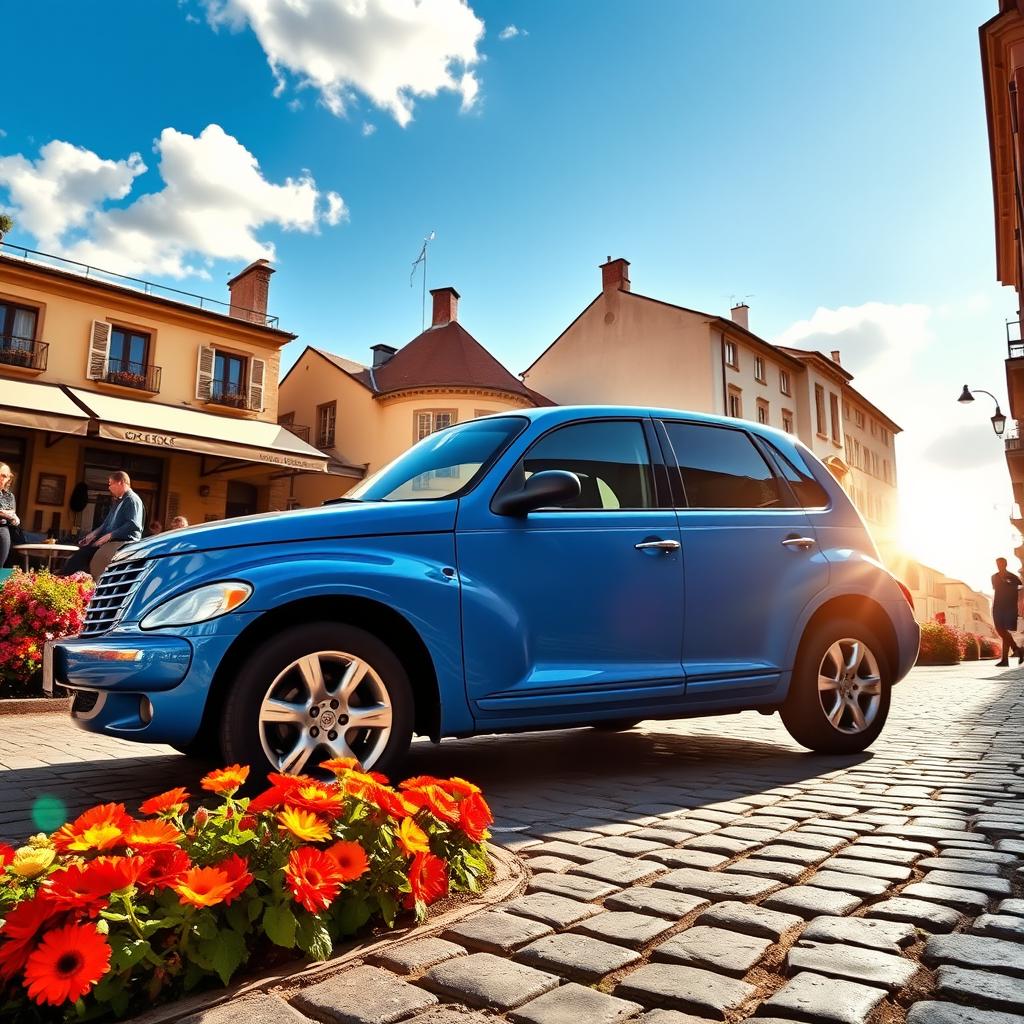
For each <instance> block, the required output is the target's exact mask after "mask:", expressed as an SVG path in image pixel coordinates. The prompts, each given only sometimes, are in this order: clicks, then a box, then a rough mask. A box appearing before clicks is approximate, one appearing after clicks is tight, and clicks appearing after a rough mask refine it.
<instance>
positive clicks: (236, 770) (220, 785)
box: [199, 764, 249, 796]
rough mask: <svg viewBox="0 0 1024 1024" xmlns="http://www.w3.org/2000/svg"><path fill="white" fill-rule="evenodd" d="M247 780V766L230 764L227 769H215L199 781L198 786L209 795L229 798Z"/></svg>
mask: <svg viewBox="0 0 1024 1024" xmlns="http://www.w3.org/2000/svg"><path fill="white" fill-rule="evenodd" d="M247 778H249V766H248V765H245V766H244V767H243V766H242V765H240V764H230V765H228V766H227V768H215V769H214V770H213V771H212V772H209V773H208V774H207V775H204V776H203V777H202V778H201V779H200V780H199V785H200V786H202V787H203V789H206V790H209V791H210V792H211V793H221V794H224V795H225V796H231V795H232V794H233V793H234V792H235V791H236V790H237V789H240V788H241V787H242V786H243V785H245V780H246V779H247Z"/></svg>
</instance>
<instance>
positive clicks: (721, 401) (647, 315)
mask: <svg viewBox="0 0 1024 1024" xmlns="http://www.w3.org/2000/svg"><path fill="white" fill-rule="evenodd" d="M748 318H749V309H748V307H747V306H746V305H744V304H740V305H738V306H735V307H734V308H733V309H732V312H731V316H730V318H728V319H726V318H724V317H720V316H715V315H714V314H710V313H702V312H700V311H699V310H695V309H689V308H687V307H685V306H677V305H673V304H672V303H668V302H663V301H661V300H660V299H653V298H650V297H649V296H646V295H640V294H638V293H637V292H634V291H633V290H632V285H631V282H630V278H629V263H628V261H626V260H623V259H617V260H610V261H609V262H608V263H605V264H604V265H603V266H602V267H601V293H600V294H599V295H598V296H597V297H596V298H595V299H594V300H593V302H591V303H590V305H589V306H587V307H586V309H584V310H583V312H582V313H580V315H579V316H578V317H576V319H575V320H574V321H573V322H572V323H571V324H570V325H569V326H568V327H567V328H566V329H565V330H564V331H563V332H562V333H561V334H560V335H559V336H558V337H557V338H556V339H555V340H554V341H553V342H552V343H551V344H550V345H549V346H548V347H547V349H546V350H545V351H544V352H543V353H542V354H541V355H540V356H539V357H538V358H537V359H536V360H535V361H534V362H533V363H532V364H531V366H530V367H529V368H528V369H527V370H526V371H525V372H524V373H523V375H522V376H523V380H524V381H525V382H526V384H527V385H529V387H530V388H531V389H535V390H537V391H539V392H541V393H543V394H545V395H547V396H548V397H549V398H551V399H552V400H553V401H555V402H558V403H560V404H575V403H607V404H625V405H652V406H663V407H667V408H672V409H691V410H694V411H697V412H709V413H717V414H720V415H726V416H734V417H736V418H738V419H748V420H754V421H755V422H760V423H766V424H768V425H770V426H773V427H777V428H779V429H781V430H786V431H788V432H789V433H791V434H795V435H797V436H798V437H799V438H800V439H801V440H802V441H803V442H804V443H805V444H806V445H807V446H808V447H809V448H811V450H812V451H813V452H814V453H815V454H816V455H817V456H818V457H819V458H820V459H822V461H823V462H824V463H825V464H826V465H827V466H828V467H829V469H830V470H831V471H832V473H833V474H834V475H835V477H836V478H837V479H838V480H839V481H840V482H841V483H842V484H843V487H844V488H845V489H846V491H847V493H848V494H850V496H851V498H853V500H854V502H855V503H856V505H857V507H858V509H859V510H860V512H861V514H862V515H863V516H864V519H865V521H866V522H867V524H868V526H869V528H870V529H871V532H872V535H873V536H874V538H875V541H876V543H877V544H878V545H879V549H880V552H881V553H882V555H883V557H884V558H887V559H888V558H891V557H893V556H894V554H895V521H896V514H897V490H896V459H895V448H894V442H893V438H894V435H895V434H896V433H898V432H899V431H900V427H899V426H898V425H897V424H895V423H894V422H893V421H892V420H891V419H889V417H888V416H886V415H885V414H884V413H883V412H882V411H881V410H880V409H878V408H877V407H875V406H874V405H872V404H871V403H870V402H869V401H868V400H867V399H866V398H865V397H864V396H863V395H861V394H860V393H859V392H857V391H856V390H855V389H854V388H853V386H852V384H851V381H852V380H853V376H852V374H850V373H849V371H847V370H846V369H845V368H844V367H843V366H842V365H841V363H840V354H839V353H838V352H833V353H832V354H831V357H829V356H825V355H823V354H822V353H820V352H807V351H804V350H802V349H794V348H784V347H781V346H777V345H772V344H771V343H770V342H767V341H765V340H764V339H763V338H760V337H758V336H757V335H756V334H754V333H753V332H752V331H751V330H750V326H749V319H748ZM847 414H849V416H848V417H847ZM862 421H863V422H862ZM851 451H854V452H856V453H857V455H856V463H854V462H853V461H851Z"/></svg>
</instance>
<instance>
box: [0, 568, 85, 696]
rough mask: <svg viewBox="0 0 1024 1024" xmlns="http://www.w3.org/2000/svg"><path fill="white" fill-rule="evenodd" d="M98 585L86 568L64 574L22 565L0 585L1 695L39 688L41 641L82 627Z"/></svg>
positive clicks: (27, 691)
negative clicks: (21, 567) (86, 609)
mask: <svg viewBox="0 0 1024 1024" xmlns="http://www.w3.org/2000/svg"><path fill="white" fill-rule="evenodd" d="M94 587H95V583H94V582H93V580H92V577H91V576H89V574H88V573H84V572H79V573H75V574H74V575H73V576H68V577H67V578H61V577H59V576H54V575H53V574H52V573H49V572H22V571H21V570H20V569H15V570H14V573H13V574H12V575H11V576H10V577H8V579H7V582H6V583H4V584H3V586H0V697H26V696H33V695H34V692H38V691H37V690H36V685H37V684H36V683H35V680H34V678H33V677H34V676H35V675H36V673H37V672H38V671H39V670H40V669H41V668H42V666H43V644H44V643H45V642H46V641H47V640H57V639H59V638H60V637H62V636H71V635H74V634H75V633H78V632H79V631H80V630H81V628H82V620H83V619H84V618H85V607H86V605H87V604H88V603H89V598H90V597H91V596H92V592H93V589H94Z"/></svg>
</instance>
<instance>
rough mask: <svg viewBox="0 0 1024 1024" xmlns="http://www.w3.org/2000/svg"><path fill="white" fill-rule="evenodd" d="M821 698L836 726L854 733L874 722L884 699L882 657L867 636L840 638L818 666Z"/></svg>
mask: <svg viewBox="0 0 1024 1024" xmlns="http://www.w3.org/2000/svg"><path fill="white" fill-rule="evenodd" d="M818 700H819V701H820V702H821V709H822V711H823V712H824V713H825V717H826V718H827V719H828V720H829V722H830V723H831V725H832V727H833V728H834V729H836V730H837V731H838V732H842V733H846V734H847V735H854V734H856V733H861V732H864V730H865V729H868V728H869V727H870V726H871V723H872V722H874V720H875V717H876V716H877V714H878V709H879V705H880V704H881V701H882V677H881V673H880V672H879V670H878V659H877V658H876V657H875V655H874V653H873V652H872V651H871V648H869V647H868V646H867V644H865V643H864V641H863V640H854V639H852V638H845V639H843V640H837V641H836V642H835V643H834V644H832V646H831V647H829V649H828V650H827V651H826V652H825V656H824V657H823V658H822V659H821V665H820V666H819V668H818Z"/></svg>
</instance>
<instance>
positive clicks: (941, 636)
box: [917, 622, 960, 665]
mask: <svg viewBox="0 0 1024 1024" xmlns="http://www.w3.org/2000/svg"><path fill="white" fill-rule="evenodd" d="M959 662H960V636H959V633H958V631H957V630H955V629H953V627H952V626H947V625H945V624H944V623H941V622H922V623H921V649H920V651H919V652H918V655H917V664H918V665H957V664H959Z"/></svg>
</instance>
